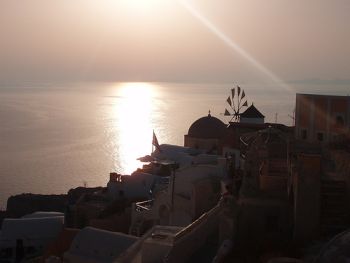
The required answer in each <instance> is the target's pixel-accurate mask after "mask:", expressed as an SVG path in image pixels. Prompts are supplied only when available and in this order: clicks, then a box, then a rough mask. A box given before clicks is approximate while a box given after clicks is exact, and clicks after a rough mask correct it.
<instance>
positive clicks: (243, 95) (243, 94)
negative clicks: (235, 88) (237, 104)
mask: <svg viewBox="0 0 350 263" xmlns="http://www.w3.org/2000/svg"><path fill="white" fill-rule="evenodd" d="M244 97H245V93H244V90H243V91H242V97H241V99H243V98H244Z"/></svg>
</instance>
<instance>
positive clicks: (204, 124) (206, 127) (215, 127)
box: [188, 112, 226, 139]
mask: <svg viewBox="0 0 350 263" xmlns="http://www.w3.org/2000/svg"><path fill="white" fill-rule="evenodd" d="M225 130H226V125H225V124H224V123H223V122H222V121H221V120H219V119H218V118H215V117H213V116H211V115H210V112H209V114H208V116H205V117H202V118H200V119H198V120H196V121H195V122H194V123H193V124H192V125H191V127H190V128H189V129H188V136H190V137H194V138H199V139H219V138H221V137H222V136H223V135H224V133H225Z"/></svg>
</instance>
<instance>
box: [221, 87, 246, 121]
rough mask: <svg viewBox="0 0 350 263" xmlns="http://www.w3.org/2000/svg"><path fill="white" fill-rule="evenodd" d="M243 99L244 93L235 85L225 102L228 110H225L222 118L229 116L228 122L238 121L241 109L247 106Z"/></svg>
mask: <svg viewBox="0 0 350 263" xmlns="http://www.w3.org/2000/svg"><path fill="white" fill-rule="evenodd" d="M245 97H246V95H245V91H244V90H243V89H242V88H241V87H240V86H238V85H237V86H236V87H235V88H232V89H231V94H230V96H228V98H227V100H226V101H227V103H228V104H229V105H230V108H228V109H229V110H227V109H225V113H224V116H231V120H230V122H231V121H235V122H239V121H240V116H241V110H242V108H243V107H247V106H248V102H247V100H246V99H244V98H245ZM243 99H244V100H243ZM243 101H244V102H243ZM242 102H243V104H242ZM231 112H232V113H231Z"/></svg>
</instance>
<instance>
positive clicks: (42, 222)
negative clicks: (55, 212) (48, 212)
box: [0, 216, 64, 262]
mask: <svg viewBox="0 0 350 263" xmlns="http://www.w3.org/2000/svg"><path fill="white" fill-rule="evenodd" d="M63 227H64V217H63V216H54V217H42V218H20V219H9V218H6V219H4V221H3V223H2V228H1V232H0V251H1V253H2V255H3V258H4V259H5V258H6V259H8V260H10V262H14V260H15V257H16V248H17V253H18V250H19V249H20V250H22V251H21V253H23V254H24V250H25V251H26V253H25V255H23V256H25V257H26V258H28V257H33V256H38V255H41V254H42V253H43V251H44V250H45V249H46V248H47V246H48V245H49V244H50V243H51V242H53V241H54V240H55V239H56V238H57V237H58V235H59V234H60V233H61V231H62V230H63Z"/></svg>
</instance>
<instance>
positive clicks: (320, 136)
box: [317, 132, 324, 142]
mask: <svg viewBox="0 0 350 263" xmlns="http://www.w3.org/2000/svg"><path fill="white" fill-rule="evenodd" d="M323 139H324V138H323V132H318V133H317V140H318V141H320V142H323Z"/></svg>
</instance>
